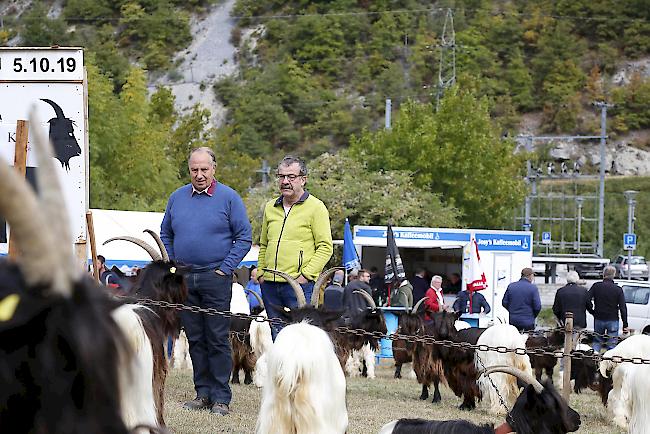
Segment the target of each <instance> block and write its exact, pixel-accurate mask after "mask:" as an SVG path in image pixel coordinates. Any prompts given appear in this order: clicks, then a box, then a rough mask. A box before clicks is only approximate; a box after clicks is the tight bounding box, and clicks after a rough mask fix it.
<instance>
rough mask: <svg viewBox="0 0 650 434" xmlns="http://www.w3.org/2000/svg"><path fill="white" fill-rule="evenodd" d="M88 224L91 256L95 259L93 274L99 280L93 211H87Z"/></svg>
mask: <svg viewBox="0 0 650 434" xmlns="http://www.w3.org/2000/svg"><path fill="white" fill-rule="evenodd" d="M86 226H87V228H88V239H89V240H90V258H91V259H92V261H93V276H94V277H95V280H96V281H98V282H99V277H100V276H99V267H98V266H97V244H95V225H94V224H93V212H92V211H86Z"/></svg>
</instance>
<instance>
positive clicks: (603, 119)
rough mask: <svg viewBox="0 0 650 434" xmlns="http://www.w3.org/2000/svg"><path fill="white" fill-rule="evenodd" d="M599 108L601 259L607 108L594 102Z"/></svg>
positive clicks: (599, 246)
mask: <svg viewBox="0 0 650 434" xmlns="http://www.w3.org/2000/svg"><path fill="white" fill-rule="evenodd" d="M594 105H595V106H596V107H600V184H599V193H598V248H597V253H598V256H600V257H601V258H602V257H603V244H604V240H605V144H606V140H607V107H611V105H610V104H607V103H606V102H604V101H599V102H595V103H594Z"/></svg>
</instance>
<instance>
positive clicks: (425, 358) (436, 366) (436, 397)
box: [398, 297, 445, 403]
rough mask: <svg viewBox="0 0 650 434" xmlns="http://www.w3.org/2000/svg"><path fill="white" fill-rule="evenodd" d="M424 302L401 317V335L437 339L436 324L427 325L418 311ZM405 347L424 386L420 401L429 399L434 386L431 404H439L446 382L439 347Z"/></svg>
mask: <svg viewBox="0 0 650 434" xmlns="http://www.w3.org/2000/svg"><path fill="white" fill-rule="evenodd" d="M424 300H426V297H424V298H422V299H420V300H418V302H417V303H415V306H413V308H412V309H411V310H410V311H408V312H404V313H402V314H401V315H400V317H399V320H398V321H399V325H398V330H399V332H400V334H404V335H408V336H418V337H423V336H432V337H434V338H437V336H436V333H435V327H434V324H433V323H429V324H426V325H425V324H424V321H423V319H422V317H421V316H420V315H418V309H419V308H420V306H421V305H422V303H423V302H424ZM405 347H406V348H407V349H408V350H409V353H410V356H411V359H412V360H413V371H415V376H416V377H417V380H418V383H419V384H421V385H422V393H421V394H420V399H422V400H425V399H428V398H429V386H431V384H433V389H434V390H433V400H432V401H431V402H434V403H435V402H439V401H440V400H441V399H442V396H441V395H440V383H441V382H443V383H444V382H445V376H444V370H443V367H442V359H441V357H440V351H439V346H438V345H425V344H423V343H422V342H416V343H410V342H406V343H405Z"/></svg>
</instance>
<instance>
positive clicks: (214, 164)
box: [187, 146, 217, 167]
mask: <svg viewBox="0 0 650 434" xmlns="http://www.w3.org/2000/svg"><path fill="white" fill-rule="evenodd" d="M195 152H205V153H206V154H208V155H209V156H210V158H212V167H217V157H216V156H215V155H214V151H213V150H212V149H210V148H208V147H207V146H201V147H199V148H194V149H192V150H191V151H190V154H189V155H188V156H187V162H188V163H189V161H190V158H192V155H194V153H195Z"/></svg>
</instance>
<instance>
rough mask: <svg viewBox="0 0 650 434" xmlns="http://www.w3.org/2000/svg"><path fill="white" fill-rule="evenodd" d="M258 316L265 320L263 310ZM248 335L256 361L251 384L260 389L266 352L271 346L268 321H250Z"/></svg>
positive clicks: (262, 381)
mask: <svg viewBox="0 0 650 434" xmlns="http://www.w3.org/2000/svg"><path fill="white" fill-rule="evenodd" d="M258 316H261V317H263V318H267V316H266V311H265V310H263V311H262V312H260V313H259V315H258ZM248 333H249V334H250V337H251V347H252V348H253V352H254V353H255V357H256V358H257V361H256V362H255V371H254V372H253V383H255V385H256V386H257V387H262V385H263V384H264V381H265V379H266V371H267V363H266V356H267V352H268V350H269V349H270V348H271V345H273V339H272V337H271V327H270V325H269V323H268V321H262V320H260V321H257V320H253V321H251V326H250V328H249V332H248Z"/></svg>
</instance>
